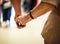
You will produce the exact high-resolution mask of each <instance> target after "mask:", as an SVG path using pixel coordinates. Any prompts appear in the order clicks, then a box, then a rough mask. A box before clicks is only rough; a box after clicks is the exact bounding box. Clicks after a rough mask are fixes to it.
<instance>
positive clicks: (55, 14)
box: [11, 0, 60, 44]
mask: <svg viewBox="0 0 60 44" xmlns="http://www.w3.org/2000/svg"><path fill="white" fill-rule="evenodd" d="M11 2H12V4H13V6H14V9H15V13H16V15H15V22H16V24H19V25H17V27H18V28H23V27H25V26H26V23H27V22H29V21H31V20H32V19H34V18H37V17H39V16H41V15H44V14H45V13H46V12H48V11H51V13H50V15H49V17H48V19H47V21H46V23H45V25H44V28H43V31H42V37H43V38H44V44H60V1H59V0H41V3H40V4H39V5H38V6H36V7H35V8H34V9H33V10H31V11H30V12H29V13H28V14H26V15H21V4H20V3H21V0H11ZM19 5H20V6H19ZM17 6H18V7H17ZM24 25H25V26H24ZM22 26H23V27H22Z"/></svg>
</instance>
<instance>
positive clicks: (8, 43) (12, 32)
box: [0, 0, 51, 44]
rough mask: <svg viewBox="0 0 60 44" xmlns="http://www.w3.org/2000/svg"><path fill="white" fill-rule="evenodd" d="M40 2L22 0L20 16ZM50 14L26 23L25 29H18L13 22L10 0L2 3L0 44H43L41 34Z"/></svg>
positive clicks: (0, 5)
mask: <svg viewBox="0 0 60 44" xmlns="http://www.w3.org/2000/svg"><path fill="white" fill-rule="evenodd" d="M1 2H2V1H0V3H1ZM40 2H41V0H22V1H21V11H22V14H26V13H28V12H29V11H30V10H32V9H33V8H34V7H35V6H36V5H38V4H39V3H40ZM37 3H38V4H37ZM50 12H51V11H49V12H47V13H46V14H45V15H42V16H40V17H38V18H36V19H34V20H32V21H30V22H28V23H27V24H26V27H24V28H22V29H18V28H17V26H16V24H15V21H14V16H15V11H14V8H13V6H12V4H11V2H10V0H8V1H4V2H3V3H2V4H0V44H44V39H43V38H42V36H41V32H42V30H43V26H44V24H45V22H46V20H47V18H48V16H49V14H50Z"/></svg>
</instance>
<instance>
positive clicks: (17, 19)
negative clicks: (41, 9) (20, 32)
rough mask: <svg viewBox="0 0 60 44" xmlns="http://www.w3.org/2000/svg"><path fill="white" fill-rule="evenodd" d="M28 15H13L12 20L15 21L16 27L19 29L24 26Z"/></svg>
mask: <svg viewBox="0 0 60 44" xmlns="http://www.w3.org/2000/svg"><path fill="white" fill-rule="evenodd" d="M28 16H29V15H28V14H27V15H20V16H17V15H16V16H15V18H14V20H15V22H16V25H17V28H19V29H21V28H24V27H25V26H26V23H27V22H28V21H29V17H28Z"/></svg>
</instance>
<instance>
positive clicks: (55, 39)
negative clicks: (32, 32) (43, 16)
mask: <svg viewBox="0 0 60 44" xmlns="http://www.w3.org/2000/svg"><path fill="white" fill-rule="evenodd" d="M42 1H43V2H46V3H50V4H53V5H55V6H56V8H55V10H54V11H52V12H51V14H50V15H49V17H48V19H47V21H46V23H45V25H44V28H43V31H42V37H43V38H44V42H45V44H60V14H59V12H60V9H59V8H60V6H59V5H60V2H59V0H42ZM51 2H52V3H51ZM58 9H59V11H58Z"/></svg>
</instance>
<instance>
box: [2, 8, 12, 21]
mask: <svg viewBox="0 0 60 44" xmlns="http://www.w3.org/2000/svg"><path fill="white" fill-rule="evenodd" d="M11 8H12V7H10V8H8V9H3V21H7V20H9V21H10V16H11Z"/></svg>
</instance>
